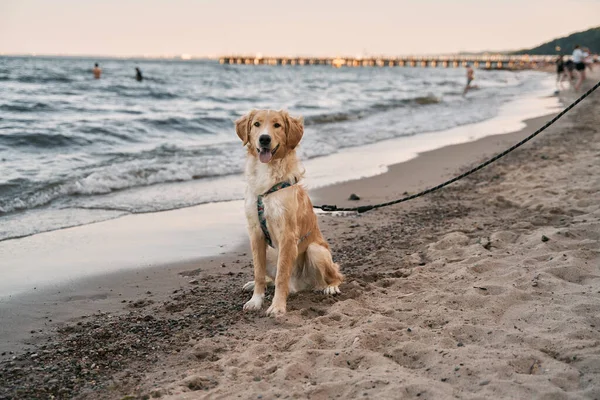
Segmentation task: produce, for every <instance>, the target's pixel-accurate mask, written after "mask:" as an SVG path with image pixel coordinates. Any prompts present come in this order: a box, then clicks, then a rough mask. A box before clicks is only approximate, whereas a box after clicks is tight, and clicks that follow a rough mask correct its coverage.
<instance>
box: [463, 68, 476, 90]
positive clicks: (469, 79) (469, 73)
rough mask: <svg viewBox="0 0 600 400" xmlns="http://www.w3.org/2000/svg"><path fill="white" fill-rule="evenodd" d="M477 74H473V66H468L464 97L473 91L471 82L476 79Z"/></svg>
mask: <svg viewBox="0 0 600 400" xmlns="http://www.w3.org/2000/svg"><path fill="white" fill-rule="evenodd" d="M474 75H475V73H474V72H473V67H471V64H467V86H465V90H464V91H463V96H464V95H466V94H467V92H468V91H469V89H471V82H473V79H475V76H474Z"/></svg>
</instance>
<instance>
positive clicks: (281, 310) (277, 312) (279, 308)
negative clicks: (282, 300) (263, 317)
mask: <svg viewBox="0 0 600 400" xmlns="http://www.w3.org/2000/svg"><path fill="white" fill-rule="evenodd" d="M284 314H285V304H283V305H282V304H276V303H275V302H273V304H271V307H269V308H268V309H267V316H269V317H280V316H282V315H284Z"/></svg>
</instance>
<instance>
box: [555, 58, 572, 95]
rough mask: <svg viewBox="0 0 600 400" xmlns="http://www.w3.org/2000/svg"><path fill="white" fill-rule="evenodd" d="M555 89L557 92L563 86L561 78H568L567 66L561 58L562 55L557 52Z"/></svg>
mask: <svg viewBox="0 0 600 400" xmlns="http://www.w3.org/2000/svg"><path fill="white" fill-rule="evenodd" d="M555 63H556V91H557V92H558V91H559V90H561V89H564V87H563V84H562V83H563V80H564V79H565V78H566V79H569V74H568V73H567V68H566V67H565V62H564V60H563V55H562V54H559V55H558V57H557V58H556V61H555Z"/></svg>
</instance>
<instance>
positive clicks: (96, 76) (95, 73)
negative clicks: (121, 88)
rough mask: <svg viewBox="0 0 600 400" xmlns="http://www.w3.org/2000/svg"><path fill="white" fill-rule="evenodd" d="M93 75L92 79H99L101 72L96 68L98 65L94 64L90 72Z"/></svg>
mask: <svg viewBox="0 0 600 400" xmlns="http://www.w3.org/2000/svg"><path fill="white" fill-rule="evenodd" d="M92 72H93V73H94V78H96V79H100V75H102V70H101V69H100V67H99V66H98V63H96V64H94V69H93V70H92Z"/></svg>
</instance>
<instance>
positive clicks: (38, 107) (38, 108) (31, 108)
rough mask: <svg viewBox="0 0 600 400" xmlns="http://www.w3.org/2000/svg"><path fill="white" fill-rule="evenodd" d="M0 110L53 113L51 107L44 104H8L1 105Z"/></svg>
mask: <svg viewBox="0 0 600 400" xmlns="http://www.w3.org/2000/svg"><path fill="white" fill-rule="evenodd" d="M0 110H2V111H9V112H46V111H53V110H54V109H53V107H52V106H50V105H49V104H46V103H39V102H37V103H8V104H1V105H0Z"/></svg>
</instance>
